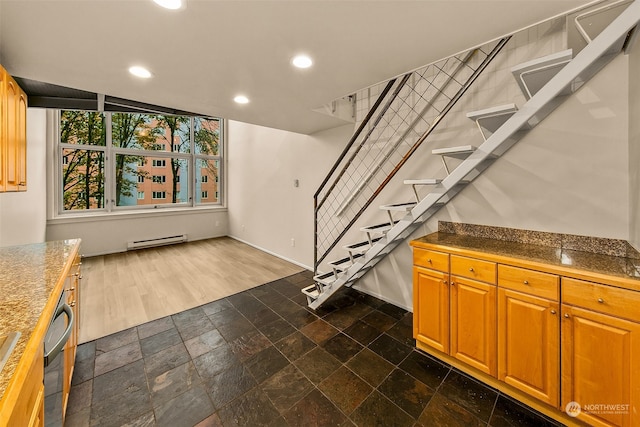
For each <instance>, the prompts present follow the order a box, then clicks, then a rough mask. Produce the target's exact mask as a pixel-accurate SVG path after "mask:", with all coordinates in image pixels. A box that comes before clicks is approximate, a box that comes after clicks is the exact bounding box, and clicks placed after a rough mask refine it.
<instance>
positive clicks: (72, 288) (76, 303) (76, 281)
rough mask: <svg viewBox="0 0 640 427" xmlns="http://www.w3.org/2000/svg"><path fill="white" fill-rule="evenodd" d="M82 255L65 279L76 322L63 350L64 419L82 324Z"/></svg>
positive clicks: (67, 296)
mask: <svg viewBox="0 0 640 427" xmlns="http://www.w3.org/2000/svg"><path fill="white" fill-rule="evenodd" d="M81 264H82V262H80V256H79V255H76V256H75V258H74V260H73V264H72V266H71V269H70V272H69V276H68V277H67V279H66V280H65V295H66V301H67V304H69V306H70V307H71V309H72V310H73V315H74V318H75V323H74V325H73V330H72V332H71V335H69V339H68V340H67V344H66V345H65V347H64V351H63V357H64V360H63V369H62V371H63V374H62V419H63V420H64V418H65V414H66V408H67V402H68V401H69V393H70V391H71V380H72V378H73V370H74V366H75V360H76V350H77V348H78V334H79V324H80V311H79V310H80V279H81V278H82V276H81V271H80V265H81Z"/></svg>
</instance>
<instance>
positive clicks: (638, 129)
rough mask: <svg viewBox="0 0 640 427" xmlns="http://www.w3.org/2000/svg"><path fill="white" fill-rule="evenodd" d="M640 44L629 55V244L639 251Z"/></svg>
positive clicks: (635, 45) (635, 44)
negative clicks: (639, 77)
mask: <svg viewBox="0 0 640 427" xmlns="http://www.w3.org/2000/svg"><path fill="white" fill-rule="evenodd" d="M639 75H640V43H638V42H637V41H636V43H634V45H633V48H632V51H631V55H629V76H632V77H631V78H629V219H630V221H629V243H631V244H632V245H633V246H634V247H635V248H636V249H638V250H640V79H638V76H639Z"/></svg>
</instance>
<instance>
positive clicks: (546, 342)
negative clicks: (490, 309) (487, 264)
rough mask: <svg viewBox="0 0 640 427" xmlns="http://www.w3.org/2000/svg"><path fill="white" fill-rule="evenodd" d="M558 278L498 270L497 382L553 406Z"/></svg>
mask: <svg viewBox="0 0 640 427" xmlns="http://www.w3.org/2000/svg"><path fill="white" fill-rule="evenodd" d="M559 283H560V279H559V277H558V276H557V275H553V274H546V273H541V272H538V271H534V270H528V269H523V268H517V267H511V266H507V265H499V266H498V324H497V325H498V379H499V380H500V381H504V382H505V383H506V384H509V385H511V386H513V387H515V388H517V389H519V390H521V391H523V392H525V393H527V394H528V395H530V396H533V397H535V398H536V399H539V400H541V401H542V402H545V403H547V404H549V405H551V406H554V407H557V406H558V403H559V399H560V389H559V384H558V378H559V377H560V323H559V318H560V314H559V313H560V309H559V302H558V298H559V295H558V289H559Z"/></svg>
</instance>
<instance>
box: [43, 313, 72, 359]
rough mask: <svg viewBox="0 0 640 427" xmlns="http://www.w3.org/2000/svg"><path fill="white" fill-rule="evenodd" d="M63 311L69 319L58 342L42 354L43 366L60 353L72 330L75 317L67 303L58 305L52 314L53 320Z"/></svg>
mask: <svg viewBox="0 0 640 427" xmlns="http://www.w3.org/2000/svg"><path fill="white" fill-rule="evenodd" d="M63 313H64V314H66V315H67V318H68V319H69V321H68V323H67V329H65V331H64V333H63V334H62V336H61V337H60V339H59V340H58V342H57V343H56V344H55V345H54V346H53V348H52V349H51V350H49V351H48V352H47V353H46V354H45V355H44V366H45V367H47V366H49V363H51V362H53V359H55V358H56V356H57V355H58V354H60V352H61V351H62V349H63V348H64V346H65V344H66V343H67V340H68V339H69V336H70V335H71V331H73V324H74V323H75V318H74V316H73V309H72V308H71V307H70V306H69V305H68V304H63V305H61V306H60V307H58V309H57V310H56V313H55V314H54V316H53V320H55V319H57V318H58V317H60V316H61V315H62V314H63Z"/></svg>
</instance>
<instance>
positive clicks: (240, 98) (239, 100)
mask: <svg viewBox="0 0 640 427" xmlns="http://www.w3.org/2000/svg"><path fill="white" fill-rule="evenodd" d="M233 100H234V101H235V102H237V103H238V104H248V103H249V98H247V97H246V96H244V95H238V96H236V97H235V98H233Z"/></svg>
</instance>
